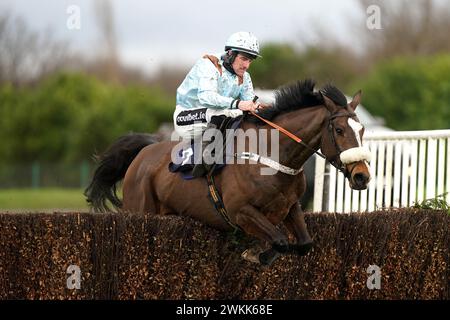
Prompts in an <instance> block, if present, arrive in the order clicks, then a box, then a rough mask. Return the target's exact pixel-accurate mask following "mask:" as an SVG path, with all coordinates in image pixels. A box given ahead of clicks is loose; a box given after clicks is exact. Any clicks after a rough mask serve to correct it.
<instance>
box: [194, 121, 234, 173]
mask: <svg viewBox="0 0 450 320" xmlns="http://www.w3.org/2000/svg"><path fill="white" fill-rule="evenodd" d="M224 118H226V117H223V116H213V117H212V118H211V122H209V123H208V125H207V127H206V129H205V131H206V130H208V129H218V128H220V124H221V122H222V120H223V119H224ZM210 143H211V141H205V140H203V141H202V163H199V164H196V165H194V168H193V169H192V176H194V177H195V178H198V177H203V176H205V175H206V174H207V173H208V172H209V171H210V170H211V168H212V166H213V165H214V164H207V163H205V151H206V150H205V149H206V147H207V146H208V145H209V144H210Z"/></svg>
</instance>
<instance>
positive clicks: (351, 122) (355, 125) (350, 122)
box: [348, 118, 363, 147]
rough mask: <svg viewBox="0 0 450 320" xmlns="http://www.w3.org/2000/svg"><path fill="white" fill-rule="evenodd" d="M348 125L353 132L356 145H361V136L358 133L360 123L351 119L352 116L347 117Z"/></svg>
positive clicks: (360, 127) (360, 126)
mask: <svg viewBox="0 0 450 320" xmlns="http://www.w3.org/2000/svg"><path fill="white" fill-rule="evenodd" d="M348 125H349V126H350V128H352V129H353V131H354V132H355V136H356V141H358V147H361V146H362V143H361V136H360V134H359V133H360V131H361V129H362V128H363V126H362V124H361V123H359V122H357V121H355V120H353V119H352V118H348Z"/></svg>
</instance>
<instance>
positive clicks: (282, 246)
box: [272, 239, 289, 253]
mask: <svg viewBox="0 0 450 320" xmlns="http://www.w3.org/2000/svg"><path fill="white" fill-rule="evenodd" d="M272 248H274V249H275V250H277V251H278V252H280V253H286V252H288V251H289V242H288V241H287V239H282V240H277V241H275V242H274V243H272Z"/></svg>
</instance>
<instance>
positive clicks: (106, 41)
mask: <svg viewBox="0 0 450 320" xmlns="http://www.w3.org/2000/svg"><path fill="white" fill-rule="evenodd" d="M95 12H96V17H97V26H98V29H99V33H100V45H101V48H100V51H99V52H100V55H101V58H100V60H103V61H104V63H103V64H102V63H100V64H102V69H104V72H105V76H106V77H107V78H108V79H109V80H113V81H117V80H118V78H119V59H118V51H117V36H116V30H115V24H114V12H113V7H112V3H111V2H110V1H109V0H96V1H95ZM99 62H100V61H99Z"/></svg>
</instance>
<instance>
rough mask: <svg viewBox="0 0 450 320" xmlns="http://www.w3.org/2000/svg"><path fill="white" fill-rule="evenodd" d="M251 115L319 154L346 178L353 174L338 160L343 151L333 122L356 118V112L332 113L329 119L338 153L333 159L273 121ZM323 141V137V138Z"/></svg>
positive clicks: (254, 114)
mask: <svg viewBox="0 0 450 320" xmlns="http://www.w3.org/2000/svg"><path fill="white" fill-rule="evenodd" d="M250 114H252V115H253V116H255V117H257V118H258V119H260V120H261V121H263V122H265V123H266V124H268V125H269V126H271V127H272V128H274V129H276V130H278V131H279V132H281V133H283V134H285V135H286V136H288V137H289V138H291V139H292V140H294V141H295V142H297V143H300V144H301V145H302V146H304V147H305V148H307V149H309V150H311V151H313V152H314V153H315V154H317V155H318V156H319V157H321V158H323V159H325V160H327V161H328V162H329V163H330V164H331V165H332V166H333V167H335V168H336V169H337V170H338V171H340V172H342V174H343V175H344V176H345V177H346V178H349V177H350V175H351V172H350V171H348V170H347V168H346V167H345V166H344V165H343V163H342V162H340V161H337V159H338V158H339V156H340V154H341V152H342V150H341V148H340V147H339V145H338V144H337V142H336V138H335V136H334V131H335V130H334V125H333V120H334V119H336V118H339V117H348V118H352V117H355V116H356V114H355V113H354V112H348V111H346V112H342V111H338V112H336V113H331V112H330V115H329V117H328V126H327V129H328V133H329V134H330V137H331V141H332V142H333V145H334V147H335V148H336V151H337V155H336V156H335V157H333V159H328V158H327V157H326V156H325V155H324V154H323V153H321V152H319V151H318V150H315V149H314V148H312V147H310V146H309V145H308V144H307V143H305V142H303V140H302V139H301V138H300V137H297V136H296V135H295V134H293V133H292V132H290V131H288V130H286V129H285V128H283V127H281V126H279V125H277V124H276V123H273V122H272V121H269V120H267V119H264V118H263V117H261V116H260V115H258V114H256V113H255V112H253V111H250ZM322 139H323V137H322Z"/></svg>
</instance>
